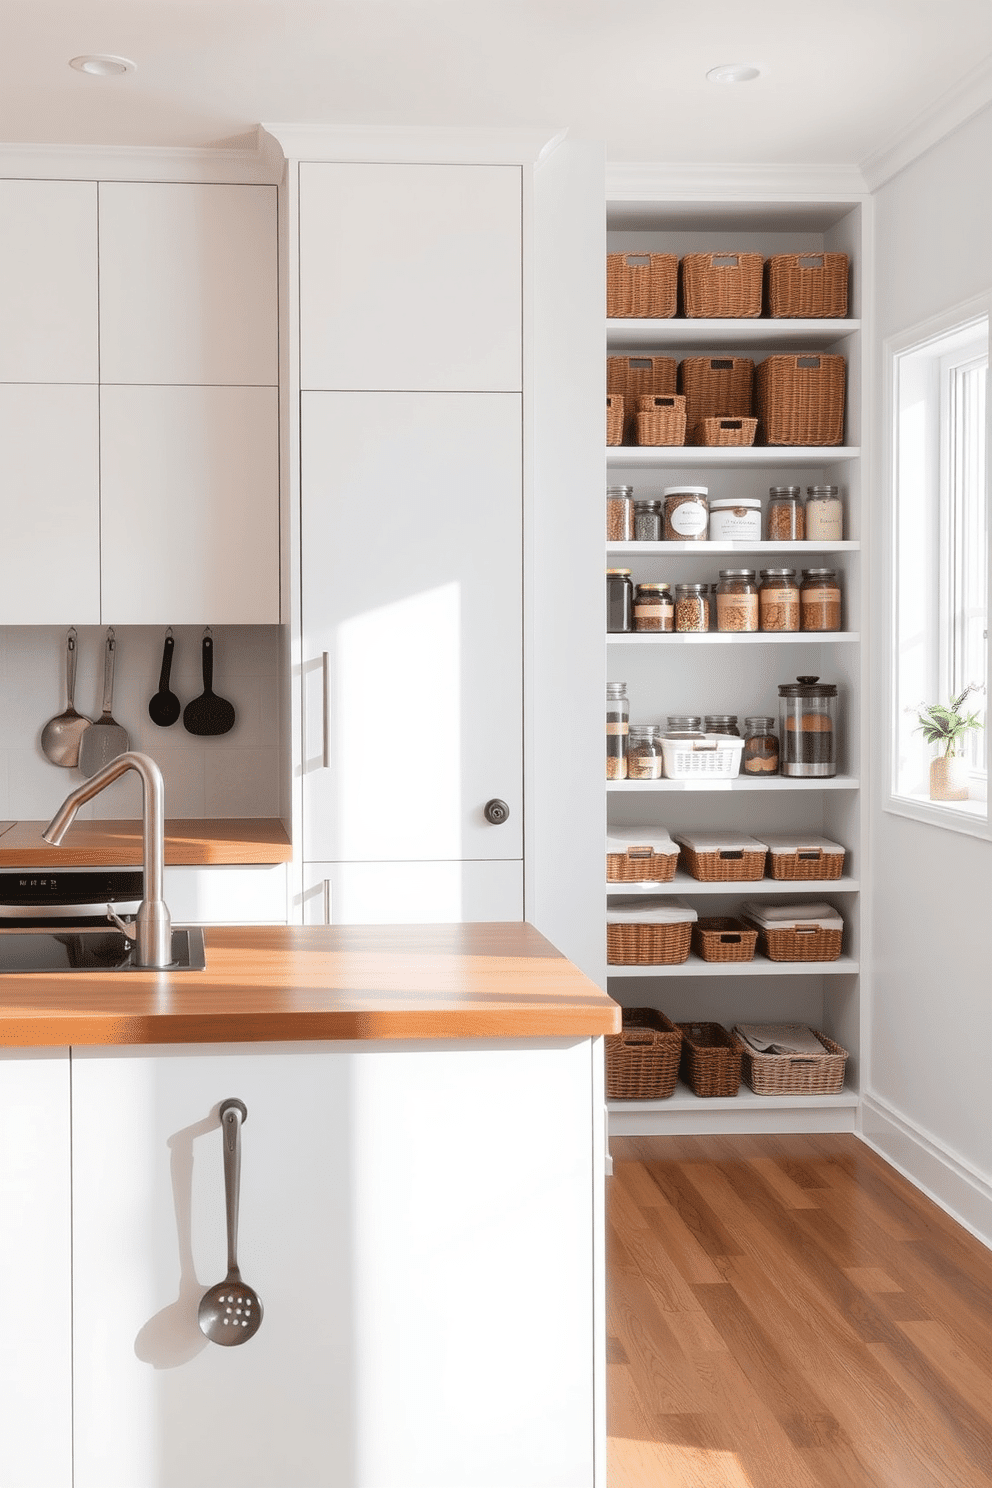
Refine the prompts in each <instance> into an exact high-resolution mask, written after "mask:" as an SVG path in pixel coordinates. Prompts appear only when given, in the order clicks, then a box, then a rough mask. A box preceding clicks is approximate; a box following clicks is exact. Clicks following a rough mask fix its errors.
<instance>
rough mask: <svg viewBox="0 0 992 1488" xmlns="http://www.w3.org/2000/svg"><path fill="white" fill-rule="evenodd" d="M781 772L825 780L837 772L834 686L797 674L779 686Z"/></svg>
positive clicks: (835, 695)
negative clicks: (797, 675) (791, 679)
mask: <svg viewBox="0 0 992 1488" xmlns="http://www.w3.org/2000/svg"><path fill="white" fill-rule="evenodd" d="M778 695H779V714H780V719H779V722H780V733H779V737H780V739H781V742H782V753H781V770H782V774H783V775H788V776H794V777H798V778H800V779H826V778H827V777H829V776H832V775H836V774H837V686H836V683H833V682H821V681H820V679H819V677H797V678H796V680H795V682H783V683H781V685H780V686H779V689H778Z"/></svg>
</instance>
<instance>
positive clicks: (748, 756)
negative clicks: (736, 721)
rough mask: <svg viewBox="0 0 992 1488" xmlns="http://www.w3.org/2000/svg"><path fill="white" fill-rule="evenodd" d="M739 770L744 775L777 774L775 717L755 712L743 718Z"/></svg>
mask: <svg viewBox="0 0 992 1488" xmlns="http://www.w3.org/2000/svg"><path fill="white" fill-rule="evenodd" d="M741 770H742V771H743V773H744V774H745V775H777V774H778V734H777V733H776V732H775V719H774V718H772V717H770V716H769V715H767V714H764V713H756V714H754V716H753V717H751V718H745V720H744V755H743V759H742V761H741Z"/></svg>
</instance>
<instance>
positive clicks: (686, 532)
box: [663, 486, 710, 542]
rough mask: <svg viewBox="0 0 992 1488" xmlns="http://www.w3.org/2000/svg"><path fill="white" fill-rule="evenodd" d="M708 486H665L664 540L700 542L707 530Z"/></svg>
mask: <svg viewBox="0 0 992 1488" xmlns="http://www.w3.org/2000/svg"><path fill="white" fill-rule="evenodd" d="M709 494H710V492H709V486H666V487H665V490H664V492H663V495H664V498H665V540H666V541H667V542H702V541H704V540H705V538H706V534H707V532H708V530H709V520H710V509H709Z"/></svg>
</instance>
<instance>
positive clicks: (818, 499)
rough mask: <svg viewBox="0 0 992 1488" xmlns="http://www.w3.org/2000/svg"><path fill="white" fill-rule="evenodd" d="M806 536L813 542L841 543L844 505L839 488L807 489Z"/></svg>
mask: <svg viewBox="0 0 992 1488" xmlns="http://www.w3.org/2000/svg"><path fill="white" fill-rule="evenodd" d="M806 536H807V538H808V539H809V540H810V541H812V542H841V541H842V540H843V537H844V505H843V502H842V501H841V499H840V493H839V488H838V487H837V486H807V487H806Z"/></svg>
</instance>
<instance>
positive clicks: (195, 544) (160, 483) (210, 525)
mask: <svg viewBox="0 0 992 1488" xmlns="http://www.w3.org/2000/svg"><path fill="white" fill-rule="evenodd" d="M100 410H101V424H100V434H101V477H102V480H101V496H102V518H103V521H102V533H103V542H102V579H103V613H102V617H101V618H102V619H103V621H104V622H106V623H108V624H111V625H154V624H162V625H182V624H187V625H189V624H194V625H197V624H203V625H264V624H275V623H276V622H278V619H279V435H278V394H277V390H276V389H275V388H265V387H262V388H238V387H103V388H101V390H100Z"/></svg>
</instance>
